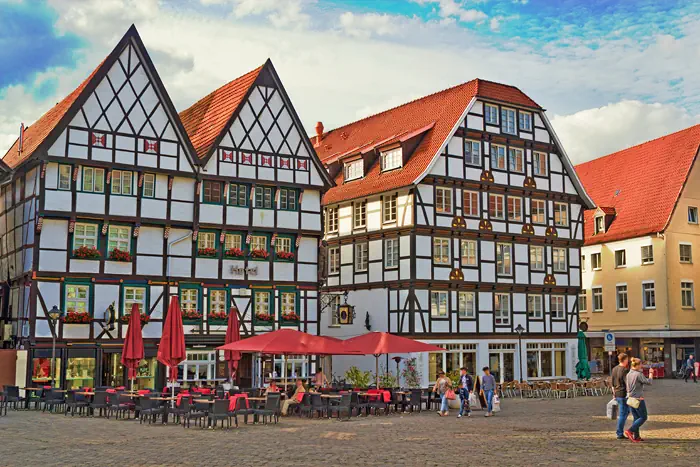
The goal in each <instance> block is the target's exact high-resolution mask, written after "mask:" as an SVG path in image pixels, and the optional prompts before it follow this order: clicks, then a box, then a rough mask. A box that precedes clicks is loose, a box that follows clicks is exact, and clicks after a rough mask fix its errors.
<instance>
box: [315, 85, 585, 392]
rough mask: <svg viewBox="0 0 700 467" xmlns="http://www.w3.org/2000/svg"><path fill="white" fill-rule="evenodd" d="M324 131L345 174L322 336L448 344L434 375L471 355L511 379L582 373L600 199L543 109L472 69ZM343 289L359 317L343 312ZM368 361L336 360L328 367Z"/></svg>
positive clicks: (425, 364)
mask: <svg viewBox="0 0 700 467" xmlns="http://www.w3.org/2000/svg"><path fill="white" fill-rule="evenodd" d="M317 130H318V131H317V135H316V136H315V137H314V138H313V139H312V140H313V142H314V145H315V148H316V151H317V152H318V154H319V156H320V158H321V160H322V161H323V163H324V164H325V165H326V167H327V169H328V171H329V173H330V174H331V176H332V177H333V178H334V180H335V183H336V186H335V187H333V188H331V189H330V190H329V191H328V192H327V193H326V194H325V196H324V198H323V206H324V213H325V239H326V241H327V242H328V251H327V256H328V259H327V262H328V263H327V279H326V281H325V284H324V290H325V292H326V293H327V294H328V296H329V298H328V299H327V300H325V301H324V303H325V302H327V303H328V307H329V309H330V310H331V312H329V313H323V315H322V316H323V318H322V323H321V327H322V332H323V333H324V334H328V335H331V336H337V337H341V336H351V335H357V334H360V333H363V332H367V331H368V330H370V329H371V330H373V331H374V330H380V331H389V332H392V333H398V334H401V335H404V336H409V337H413V338H416V339H421V340H424V341H427V342H431V343H435V344H438V345H442V346H443V347H444V348H445V349H446V351H445V352H444V353H434V354H430V355H425V356H424V357H422V359H423V360H422V361H421V362H422V363H421V368H422V374H423V380H424V383H426V384H427V383H428V382H429V381H434V379H435V375H436V372H437V371H439V370H441V369H442V370H446V371H452V370H457V369H459V368H460V367H461V366H465V367H467V368H468V369H469V370H470V371H471V372H473V373H474V372H477V370H479V371H480V369H481V367H483V366H486V365H489V366H490V367H491V368H492V369H493V371H494V373H495V374H497V375H498V377H499V378H500V379H501V380H513V379H517V378H519V377H521V373H522V377H523V378H528V379H536V378H547V377H554V376H569V377H571V376H572V375H573V374H574V366H575V363H576V359H577V355H576V352H577V345H576V339H575V335H576V331H577V326H578V308H577V295H578V292H579V290H580V286H581V270H580V267H579V258H580V248H581V245H582V242H583V210H584V209H586V208H590V207H592V205H593V204H592V202H591V200H590V198H589V197H588V196H587V195H586V193H585V191H584V190H583V188H582V186H581V184H580V182H579V180H578V178H577V176H576V173H575V172H574V170H573V167H572V165H571V162H570V161H569V159H568V157H567V155H566V152H565V151H564V148H563V147H562V145H561V143H560V142H559V140H558V139H557V136H556V134H555V133H554V131H553V130H552V127H551V124H550V123H549V121H548V119H547V116H546V115H545V113H544V109H543V108H542V107H540V106H539V105H538V104H537V103H535V102H534V101H533V100H532V99H530V98H529V97H528V96H526V95H525V94H524V93H522V92H521V91H520V90H519V89H517V88H514V87H511V86H506V85H503V84H497V83H493V82H489V81H484V80H478V79H477V80H473V81H470V82H468V83H465V84H462V85H459V86H456V87H453V88H450V89H447V90H445V91H442V92H438V93H436V94H432V95H430V96H427V97H424V98H421V99H418V100H416V101H413V102H410V103H407V104H405V105H402V106H399V107H396V108H394V109H391V110H388V111H385V112H382V113H379V114H376V115H373V116H370V117H367V118H365V119H363V120H360V121H357V122H355V123H351V124H349V125H345V126H343V127H340V128H337V129H335V130H332V131H329V132H325V133H324V132H323V128H322V125H319V126H318V128H317ZM346 293H347V295H345V294H346ZM343 295H345V297H346V298H344V297H343ZM345 299H347V303H348V304H349V305H351V306H354V316H353V314H352V313H350V314H348V313H340V314H338V313H335V312H334V310H336V309H337V307H338V306H339V305H340V304H343V303H344V302H345ZM516 329H521V330H522V331H521V332H522V348H520V347H519V346H518V333H517V331H516ZM518 355H519V356H520V359H522V366H520V365H519V361H520V359H519V358H518ZM367 363H368V362H364V361H363V360H362V359H357V358H354V357H338V358H335V359H334V360H333V365H334V366H333V371H334V372H335V373H336V374H339V375H342V373H343V372H344V371H345V369H346V368H347V367H348V366H349V365H351V364H356V365H363V364H365V365H366V364H367ZM384 364H385V365H387V366H388V358H387V361H386V362H384ZM520 368H522V371H521V370H520ZM368 369H369V368H368Z"/></svg>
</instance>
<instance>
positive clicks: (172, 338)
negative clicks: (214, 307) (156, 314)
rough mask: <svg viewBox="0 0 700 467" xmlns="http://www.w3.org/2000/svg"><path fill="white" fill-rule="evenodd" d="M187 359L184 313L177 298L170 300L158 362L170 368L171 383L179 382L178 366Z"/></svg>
mask: <svg viewBox="0 0 700 467" xmlns="http://www.w3.org/2000/svg"><path fill="white" fill-rule="evenodd" d="M185 358H187V354H186V352H185V331H184V330H183V328H182V312H181V311H180V302H178V300H177V297H173V298H172V299H170V306H169V307H168V316H166V317H165V323H164V324H163V336H162V337H161V338H160V344H158V361H159V362H160V363H162V364H163V365H165V366H167V367H169V368H170V381H175V380H177V366H178V365H179V364H180V362H182V361H183V360H184V359H185Z"/></svg>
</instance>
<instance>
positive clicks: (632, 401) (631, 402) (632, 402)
mask: <svg viewBox="0 0 700 467" xmlns="http://www.w3.org/2000/svg"><path fill="white" fill-rule="evenodd" d="M639 403H640V401H639V399H637V398H636V397H629V396H627V405H628V406H629V407H632V408H633V409H638V408H639Z"/></svg>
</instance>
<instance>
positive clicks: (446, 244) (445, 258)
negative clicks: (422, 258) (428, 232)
mask: <svg viewBox="0 0 700 467" xmlns="http://www.w3.org/2000/svg"><path fill="white" fill-rule="evenodd" d="M451 249H452V239H450V238H442V237H433V262H434V263H435V264H450V260H451V257H452V255H451V254H450V253H451V251H450V250H451Z"/></svg>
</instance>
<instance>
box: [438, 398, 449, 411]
mask: <svg viewBox="0 0 700 467" xmlns="http://www.w3.org/2000/svg"><path fill="white" fill-rule="evenodd" d="M440 401H441V403H440V412H449V410H450V406H449V405H447V404H448V403H449V399H447V396H445V394H440Z"/></svg>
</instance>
